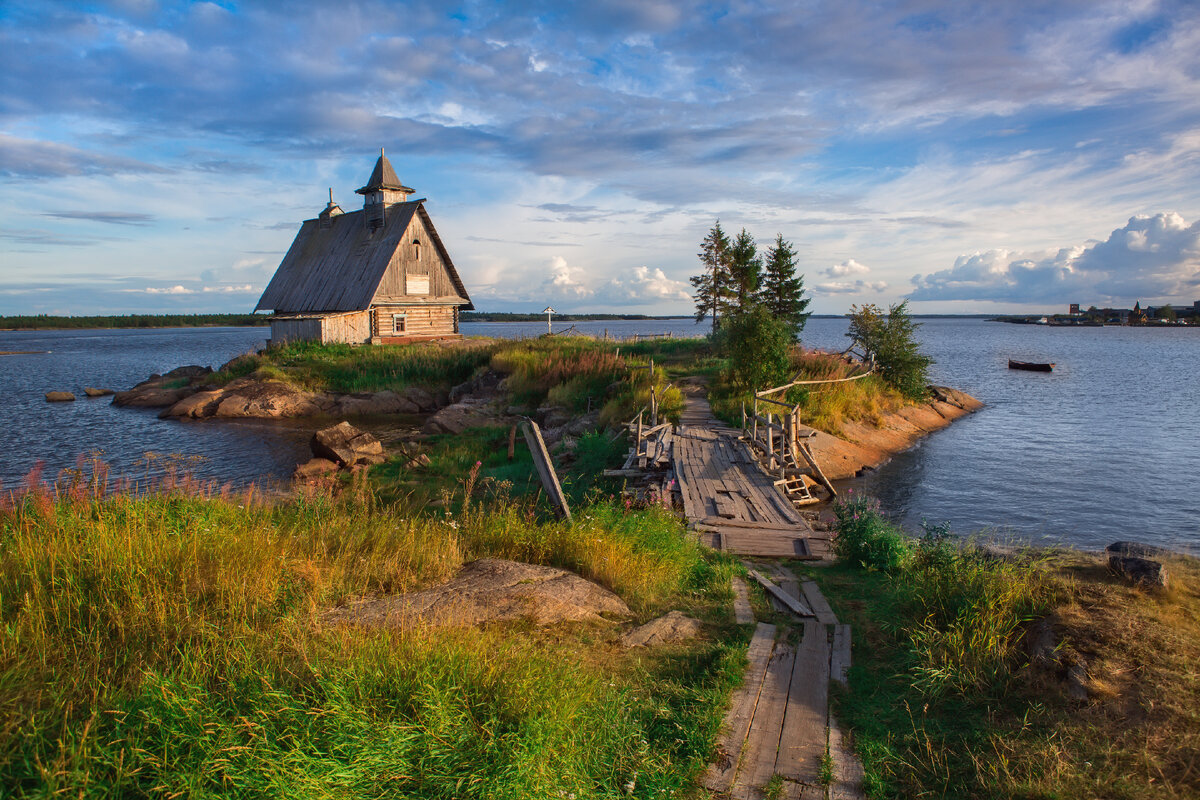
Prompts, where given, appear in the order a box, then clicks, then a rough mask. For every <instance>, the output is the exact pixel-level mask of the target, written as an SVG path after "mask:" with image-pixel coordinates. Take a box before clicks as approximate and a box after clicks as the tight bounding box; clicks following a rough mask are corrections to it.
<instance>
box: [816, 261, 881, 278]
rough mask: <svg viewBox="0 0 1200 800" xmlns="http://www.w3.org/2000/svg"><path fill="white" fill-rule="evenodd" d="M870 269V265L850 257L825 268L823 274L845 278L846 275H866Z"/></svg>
mask: <svg viewBox="0 0 1200 800" xmlns="http://www.w3.org/2000/svg"><path fill="white" fill-rule="evenodd" d="M870 271H871V268H870V267H868V266H866V265H865V264H860V263H858V262H857V261H855V260H854V259H853V258H851V259H848V260H846V261H843V262H842V263H840V264H834V265H833V266H832V267H830V268H829V269H827V270H825V274H826V275H828V276H829V277H831V278H845V277H846V276H848V275H866V274H867V273H868V272H870Z"/></svg>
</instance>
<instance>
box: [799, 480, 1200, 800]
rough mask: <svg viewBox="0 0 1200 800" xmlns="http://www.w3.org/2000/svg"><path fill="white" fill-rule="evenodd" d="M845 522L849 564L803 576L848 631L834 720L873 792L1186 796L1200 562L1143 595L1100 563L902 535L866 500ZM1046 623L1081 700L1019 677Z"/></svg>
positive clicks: (1056, 679)
mask: <svg viewBox="0 0 1200 800" xmlns="http://www.w3.org/2000/svg"><path fill="white" fill-rule="evenodd" d="M839 517H840V520H839V525H838V532H837V539H835V544H836V547H837V548H838V550H839V552H840V553H842V554H843V556H844V558H843V559H842V560H840V561H839V562H838V563H837V564H835V565H833V566H830V567H825V568H822V569H811V570H809V574H810V575H811V576H812V577H813V578H814V579H815V580H817V581H818V583H819V584H820V586H821V589H822V592H823V593H824V594H825V595H826V596H827V597H828V598H829V600H830V603H831V604H832V605H833V607H834V610H835V612H836V613H837V615H838V618H839V619H840V620H841V621H843V622H848V623H850V624H851V626H852V629H853V631H854V663H853V666H852V668H851V670H850V682H849V683H850V685H849V690H848V691H836V692H835V694H834V698H833V700H834V713H835V714H836V715H837V717H838V719H839V721H840V722H841V723H842V725H843V727H844V728H847V729H849V730H850V731H851V733H852V736H853V740H854V742H855V747H856V749H857V751H858V753H859V755H860V756H861V757H862V760H863V765H864V768H865V770H866V788H867V793H868V796H869V797H872V798H893V797H895V798H900V797H903V798H909V797H955V798H960V797H961V798H1045V799H1046V800H1050V799H1051V798H1071V797H1100V796H1103V797H1114V798H1131V799H1135V798H1150V797H1192V796H1196V791H1197V790H1200V775H1196V774H1194V764H1195V753H1196V749H1195V748H1196V746H1197V745H1198V744H1200V732H1198V731H1200V725H1198V724H1197V723H1200V681H1198V680H1197V676H1196V672H1195V669H1194V664H1195V663H1196V659H1197V658H1200V623H1198V622H1197V620H1198V619H1200V613H1197V612H1200V566H1198V565H1197V563H1196V562H1195V561H1194V560H1192V559H1183V558H1180V559H1176V560H1175V561H1173V562H1172V567H1171V568H1172V579H1173V580H1176V581H1177V585H1176V588H1175V589H1173V590H1172V591H1171V592H1169V593H1162V594H1159V595H1149V596H1148V595H1147V593H1145V592H1143V591H1142V590H1139V589H1136V588H1134V587H1130V586H1128V585H1125V584H1124V583H1123V582H1122V581H1121V580H1120V579H1119V578H1116V577H1114V576H1113V575H1111V574H1110V573H1109V572H1108V570H1107V569H1106V568H1105V567H1104V566H1103V565H1102V562H1101V560H1100V559H1099V558H1097V557H1095V556H1090V555H1087V554H1081V553H1071V552H1059V553H1053V552H1046V551H1039V552H1033V551H1028V552H1018V553H1014V554H1012V555H1011V556H1010V557H1007V558H996V557H995V556H994V554H991V553H988V552H985V551H983V550H981V549H979V548H977V547H976V546H974V545H973V544H971V543H970V542H965V543H964V542H962V541H958V540H955V539H953V538H952V537H951V536H950V534H949V531H948V530H947V529H946V528H945V527H944V526H926V528H925V531H924V535H922V536H920V537H910V536H906V535H905V534H903V532H901V531H900V530H899V529H897V528H896V527H895V526H894V525H892V524H891V523H890V522H888V521H887V520H886V519H884V518H883V517H882V516H881V515H880V514H879V512H878V510H877V508H875V507H874V506H873V505H872V504H871V503H870V502H868V501H863V500H854V501H852V502H850V503H846V504H844V505H843V507H842V508H841V509H840V514H839ZM843 537H846V538H847V539H849V540H851V541H844V540H842V539H843ZM885 539H886V540H892V541H891V543H890V544H888V545H887V546H886V547H880V546H878V542H879V541H881V540H885ZM839 540H842V541H839ZM873 543H874V544H873ZM1044 615H1051V616H1052V618H1053V619H1054V620H1056V622H1055V627H1056V630H1057V631H1058V632H1059V635H1060V636H1062V637H1063V639H1062V644H1061V648H1060V652H1061V654H1062V657H1063V658H1064V659H1065V662H1064V663H1072V662H1075V663H1077V660H1078V659H1079V658H1084V660H1085V662H1086V663H1087V665H1088V666H1087V673H1088V686H1089V692H1090V697H1089V700H1088V701H1087V702H1086V703H1079V702H1073V701H1071V700H1070V699H1069V697H1068V696H1067V694H1066V691H1065V684H1064V683H1063V677H1062V675H1061V674H1060V673H1059V672H1056V671H1053V670H1050V671H1046V670H1038V669H1034V668H1031V667H1029V666H1028V665H1027V656H1026V654H1025V651H1024V648H1023V646H1022V641H1021V637H1022V635H1023V633H1024V630H1025V625H1026V623H1027V622H1029V621H1031V620H1033V619H1036V618H1039V617H1042V616H1044ZM1081 653H1082V654H1086V656H1081V655H1080V654H1081ZM1063 669H1065V668H1063Z"/></svg>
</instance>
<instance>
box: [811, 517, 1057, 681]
mask: <svg viewBox="0 0 1200 800" xmlns="http://www.w3.org/2000/svg"><path fill="white" fill-rule="evenodd" d="M835 513H836V515H837V525H836V534H835V537H834V550H835V552H836V553H837V554H838V557H839V559H843V560H845V561H846V562H847V563H850V564H853V565H855V566H857V567H860V568H866V569H874V570H881V571H885V572H887V573H889V575H890V580H891V584H892V586H893V587H894V588H893V591H894V597H895V599H896V601H897V603H898V605H899V606H900V609H901V611H902V615H901V616H900V617H899V618H898V619H897V621H896V623H895V632H896V635H897V636H898V637H900V638H901V639H902V640H904V641H905V642H906V646H907V648H908V650H909V653H910V655H911V658H912V662H913V663H912V667H911V676H912V681H913V686H914V687H915V688H917V689H918V690H919V691H921V692H922V693H925V694H927V695H929V696H937V695H941V694H944V693H946V692H959V693H962V692H967V691H976V690H981V689H984V688H986V687H989V686H995V685H998V684H1000V683H1002V682H1003V681H1004V680H1005V679H1007V677H1008V676H1009V674H1010V672H1011V669H1010V668H1011V667H1012V666H1013V664H1014V657H1015V655H1016V644H1017V639H1018V634H1019V632H1020V630H1021V626H1022V624H1023V623H1025V622H1028V621H1029V620H1030V619H1032V618H1033V617H1034V616H1035V615H1036V613H1037V612H1039V611H1041V610H1044V609H1045V608H1046V606H1047V604H1048V603H1049V600H1050V592H1049V589H1048V584H1047V582H1046V581H1045V579H1044V574H1043V572H1044V571H1043V570H1042V568H1041V567H1040V566H1039V565H1038V564H1037V563H1032V562H1028V561H1024V560H1019V559H1017V558H1015V557H1014V558H998V557H996V556H995V555H994V554H991V553H988V552H985V551H983V550H981V549H979V548H978V547H976V546H975V545H973V544H972V543H970V542H962V541H958V540H956V539H955V538H954V537H953V536H952V534H951V533H950V530H949V527H948V526H945V525H941V526H938V525H925V526H924V532H923V535H922V536H921V537H920V538H916V539H913V538H911V537H909V536H907V535H906V534H905V533H904V532H903V531H901V530H900V529H899V528H897V527H896V526H895V525H893V524H892V523H891V522H889V521H888V520H887V518H886V517H884V516H883V514H882V513H881V512H880V510H879V507H878V504H877V503H875V502H874V501H873V500H871V499H869V498H865V497H857V498H851V499H849V500H845V501H842V502H840V503H838V504H837V506H836V507H835Z"/></svg>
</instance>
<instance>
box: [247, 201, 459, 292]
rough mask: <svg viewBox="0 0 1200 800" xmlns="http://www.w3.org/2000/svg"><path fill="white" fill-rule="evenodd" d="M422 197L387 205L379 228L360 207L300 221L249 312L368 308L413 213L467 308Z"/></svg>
mask: <svg viewBox="0 0 1200 800" xmlns="http://www.w3.org/2000/svg"><path fill="white" fill-rule="evenodd" d="M423 203H424V200H413V201H411V202H407V203H395V204H393V205H390V206H388V208H387V215H386V217H385V222H384V225H383V227H380V228H376V229H374V230H372V229H371V228H370V227H369V226H368V225H366V224H365V223H364V220H363V216H362V215H363V212H362V211H352V212H349V213H347V214H339V215H337V216H334V217H332V218H331V219H330V220H329V227H327V228H323V227H321V225H320V221H319V220H315V219H310V220H306V221H305V222H304V223H303V224H302V225H301V226H300V232H299V233H297V234H296V239H295V241H293V242H292V246H291V248H290V249H289V250H288V252H287V255H285V256H284V257H283V261H282V262H281V263H280V264H279V269H277V270H276V271H275V276H274V277H273V278H271V282H270V283H269V284H267V288H266V290H265V291H264V292H263V294H262V297H261V298H259V301H258V305H257V306H256V307H255V311H274V312H275V313H277V314H278V313H297V312H320V311H358V310H361V309H365V308H368V307H370V305H371V300H372V299H373V298H374V297H375V293H376V292H377V291H378V290H379V283H380V281H381V280H383V276H384V273H385V272H386V271H387V268H388V264H389V263H390V261H391V259H392V255H393V254H394V253H395V252H396V248H397V247H399V246H400V242H401V240H402V239H403V237H404V233H405V231H407V230H408V226H409V224H410V223H411V222H412V219H413V216H414V215H416V214H420V215H421V219H422V220H423V221H424V222H425V224H426V225H427V226H428V227H429V230H430V232H431V234H432V237H433V240H434V243H435V245H436V246H437V249H438V253H439V254H440V255H441V257H442V260H443V262H444V263H445V265H446V269H447V270H448V272H449V274H450V279H451V281H452V282H453V284H454V287H455V288H456V289H457V290H458V293H459V296H460V298H461V299H462V301H463V302H462V303H461V304H460V305H463V306H465V307H466V308H467V309H470V308H473V306H472V305H471V298H470V297H469V296H468V295H467V290H466V288H465V287H464V286H463V282H462V279H461V278H459V276H458V271H457V270H456V269H455V268H454V263H453V262H452V261H451V260H450V256H449V254H448V253H447V252H446V248H445V246H444V245H443V244H442V241H441V238H440V237H439V236H438V235H437V231H436V230H435V229H434V227H433V224H432V222H431V221H430V219H429V215H428V213H426V211H425V208H424V206H423Z"/></svg>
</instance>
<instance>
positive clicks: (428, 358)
mask: <svg viewBox="0 0 1200 800" xmlns="http://www.w3.org/2000/svg"><path fill="white" fill-rule="evenodd" d="M492 349H493V345H492V344H491V343H488V342H482V343H476V342H471V341H467V342H458V343H455V344H453V345H450V346H447V345H443V344H438V343H425V344H407V345H375V346H372V347H351V346H350V345H347V344H319V343H316V342H289V343H287V344H284V345H281V346H279V347H275V348H271V349H270V350H267V351H266V352H265V353H264V354H263V355H246V356H243V357H241V358H239V359H237V360H236V361H235V362H234V363H232V364H230V365H229V366H228V368H227V369H226V370H222V373H218V376H217V380H221V379H225V378H228V379H232V378H234V377H241V376H243V375H248V374H252V373H256V372H257V373H258V374H259V375H260V376H262V377H270V378H276V379H281V380H286V381H289V382H291V383H293V384H295V385H297V386H299V387H301V388H305V389H312V390H323V391H331V392H339V393H344V394H352V393H355V392H379V391H384V390H392V391H397V390H400V389H404V388H407V387H409V386H423V387H426V388H430V389H446V388H449V387H450V386H453V385H455V384H458V383H462V382H463V381H465V380H467V379H468V378H470V377H471V375H472V374H473V373H474V372H475V370H477V369H479V368H480V367H483V366H485V365H486V364H487V363H488V361H489V360H490V358H491V355H492Z"/></svg>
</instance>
